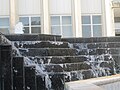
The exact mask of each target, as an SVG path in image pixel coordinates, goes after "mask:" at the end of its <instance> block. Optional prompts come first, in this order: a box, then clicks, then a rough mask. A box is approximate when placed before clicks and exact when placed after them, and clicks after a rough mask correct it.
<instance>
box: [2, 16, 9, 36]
mask: <svg viewBox="0 0 120 90" xmlns="http://www.w3.org/2000/svg"><path fill="white" fill-rule="evenodd" d="M0 32H1V33H4V34H8V33H9V18H8V17H3V18H0Z"/></svg>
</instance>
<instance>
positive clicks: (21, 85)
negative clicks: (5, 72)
mask: <svg viewBox="0 0 120 90" xmlns="http://www.w3.org/2000/svg"><path fill="white" fill-rule="evenodd" d="M12 62H13V90H25V73H24V72H25V71H24V58H23V57H13V61H12Z"/></svg>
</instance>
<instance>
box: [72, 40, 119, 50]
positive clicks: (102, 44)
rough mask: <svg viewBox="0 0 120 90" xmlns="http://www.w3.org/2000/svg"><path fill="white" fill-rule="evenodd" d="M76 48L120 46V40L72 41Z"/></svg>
mask: <svg viewBox="0 0 120 90" xmlns="http://www.w3.org/2000/svg"><path fill="white" fill-rule="evenodd" d="M71 46H73V47H72V48H76V49H96V48H97V49H99V48H120V42H98V43H71Z"/></svg>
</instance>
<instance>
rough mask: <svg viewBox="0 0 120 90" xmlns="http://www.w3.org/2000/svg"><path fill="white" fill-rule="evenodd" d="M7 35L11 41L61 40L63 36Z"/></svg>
mask: <svg viewBox="0 0 120 90" xmlns="http://www.w3.org/2000/svg"><path fill="white" fill-rule="evenodd" d="M5 36H6V38H8V39H9V40H10V41H41V40H42V41H61V36H58V35H47V34H10V35H5Z"/></svg>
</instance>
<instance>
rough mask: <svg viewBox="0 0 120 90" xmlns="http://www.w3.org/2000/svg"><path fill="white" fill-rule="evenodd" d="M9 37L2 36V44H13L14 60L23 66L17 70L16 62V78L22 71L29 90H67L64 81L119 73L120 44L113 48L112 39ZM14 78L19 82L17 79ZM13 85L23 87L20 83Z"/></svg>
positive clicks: (115, 43)
mask: <svg viewBox="0 0 120 90" xmlns="http://www.w3.org/2000/svg"><path fill="white" fill-rule="evenodd" d="M6 38H8V39H9V40H10V41H9V40H8V39H6ZM6 38H5V37H4V36H3V35H1V40H0V41H1V44H3V45H5V44H11V45H12V49H13V50H12V55H13V56H14V59H13V61H14V62H17V63H19V66H20V67H19V68H18V67H17V66H18V65H16V64H17V63H14V64H13V65H14V69H13V72H14V73H13V75H14V74H15V75H16V73H18V72H20V71H21V69H20V68H23V69H22V71H21V72H22V74H20V75H21V76H20V77H21V78H22V81H21V82H22V83H23V86H24V88H26V90H64V84H65V82H70V81H77V80H82V79H89V78H97V77H102V76H110V75H114V74H116V73H118V72H119V70H118V71H116V69H117V68H118V67H116V66H117V64H118V63H117V62H118V60H117V59H116V56H117V55H119V53H120V52H119V49H115V48H114V47H117V48H119V45H117V44H118V42H115V41H114V40H113V41H114V45H113V42H112V41H110V40H111V39H110V38H105V39H104V38H98V39H96V38H91V39H90V38H77V39H75V38H74V40H73V39H61V37H60V36H52V35H43V34H36V35H24V34H23V35H6ZM55 38H56V39H55ZM114 39H116V40H117V41H119V39H117V38H115V37H114ZM54 40H55V41H54ZM106 40H107V41H106ZM111 43H112V44H111ZM21 57H23V58H21ZM16 59H17V60H16ZM23 62H24V63H23ZM23 64H24V65H23ZM29 73H30V74H31V76H30V75H28V74H29ZM15 75H14V76H15ZM13 78H14V79H15V81H16V82H17V81H18V82H19V77H18V76H15V77H13ZM16 78H17V79H16ZM29 78H32V81H29ZM14 79H13V82H14ZM24 79H25V80H24ZM24 81H25V82H24ZM29 82H30V83H29ZM24 83H25V84H24ZM25 85H27V86H25ZM13 86H14V88H19V87H22V86H19V84H18V85H17V84H16V85H14V84H13ZM32 88H34V89H32ZM17 90H18V89H17Z"/></svg>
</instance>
